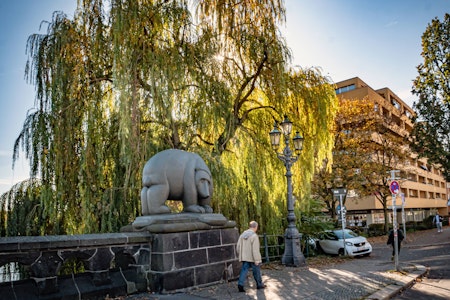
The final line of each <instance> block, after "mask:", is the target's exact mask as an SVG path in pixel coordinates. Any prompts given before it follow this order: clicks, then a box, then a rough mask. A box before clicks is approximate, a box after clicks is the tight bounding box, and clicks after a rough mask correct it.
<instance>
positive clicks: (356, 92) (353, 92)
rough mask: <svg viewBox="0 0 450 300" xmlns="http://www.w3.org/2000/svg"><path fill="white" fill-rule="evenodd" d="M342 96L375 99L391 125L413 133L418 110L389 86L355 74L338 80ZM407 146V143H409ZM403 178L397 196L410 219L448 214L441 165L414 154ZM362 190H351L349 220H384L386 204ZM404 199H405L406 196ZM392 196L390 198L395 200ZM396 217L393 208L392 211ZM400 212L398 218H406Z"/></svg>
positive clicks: (404, 171) (374, 221)
mask: <svg viewBox="0 0 450 300" xmlns="http://www.w3.org/2000/svg"><path fill="white" fill-rule="evenodd" d="M336 94H337V96H338V97H339V98H342V99H348V100H359V101H372V102H373V103H374V107H375V111H376V112H378V113H380V114H381V115H382V116H383V117H385V118H386V119H389V120H390V122H389V124H390V125H389V126H390V129H391V130H392V131H394V132H396V133H397V134H399V135H400V136H403V137H407V136H409V134H410V132H411V130H412V127H413V123H412V121H411V118H412V116H413V115H414V111H413V110H412V109H411V108H410V107H409V106H408V105H407V104H406V103H405V102H403V101H402V100H401V99H400V97H398V96H397V95H396V94H395V93H393V92H392V91H391V90H390V89H388V88H382V89H379V90H374V89H372V88H371V87H370V86H369V85H367V84H366V83H365V82H364V81H362V80H361V79H360V78H358V77H355V78H351V79H348V80H344V81H341V82H338V83H336ZM405 147H407V145H405ZM402 169H403V170H402V172H401V174H399V175H400V177H401V178H402V179H400V180H399V182H400V187H401V193H402V194H403V195H402V196H401V197H396V199H397V201H396V206H397V207H398V208H399V211H400V210H401V209H402V203H404V204H403V210H404V215H405V220H406V221H421V220H423V219H425V218H427V217H428V216H430V215H434V214H435V213H436V212H439V214H440V215H444V216H446V215H448V204H447V202H448V194H447V183H446V181H445V179H444V177H443V175H442V172H441V169H440V168H439V167H437V166H435V165H433V164H429V163H427V160H426V159H425V158H418V157H417V156H416V155H412V156H411V157H410V159H409V160H408V162H407V163H406V166H404V168H402ZM357 195H358V193H349V194H348V195H347V199H346V203H345V206H346V209H347V224H351V225H353V224H355V225H358V223H359V224H361V223H363V224H372V223H384V213H383V206H382V204H381V202H380V201H379V200H377V199H376V198H375V196H370V197H364V198H358V196H357ZM402 199H403V200H402ZM391 201H392V199H390V200H389V203H391ZM389 213H390V215H389V218H390V220H392V210H390V211H389ZM401 218H402V214H400V213H398V221H399V222H401V221H402V219H401Z"/></svg>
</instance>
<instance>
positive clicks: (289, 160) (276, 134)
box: [269, 116, 306, 267]
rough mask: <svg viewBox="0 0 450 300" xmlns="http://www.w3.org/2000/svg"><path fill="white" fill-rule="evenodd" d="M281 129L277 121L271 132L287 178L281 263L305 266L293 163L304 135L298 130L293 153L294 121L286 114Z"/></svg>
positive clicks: (296, 158) (301, 145) (297, 155)
mask: <svg viewBox="0 0 450 300" xmlns="http://www.w3.org/2000/svg"><path fill="white" fill-rule="evenodd" d="M280 127H281V131H279V130H278V127H277V123H276V122H275V125H274V128H273V130H272V131H271V132H270V133H269V135H270V142H271V144H272V148H273V149H274V150H275V152H277V156H278V158H279V159H280V160H281V161H282V162H283V163H284V166H285V167H286V180H287V210H288V215H287V221H288V227H287V228H286V231H285V233H284V247H285V248H284V254H283V257H282V259H281V263H282V264H283V265H287V266H294V267H299V266H304V265H306V260H305V257H304V256H303V253H302V251H301V246H300V240H301V235H300V233H299V232H298V229H297V226H296V224H295V223H296V222H295V221H296V217H295V214H294V199H293V196H292V172H291V167H292V165H293V164H294V163H295V162H296V161H297V160H298V157H299V154H300V151H301V150H302V148H303V137H301V136H300V134H299V133H298V132H297V133H296V135H295V136H294V138H293V139H292V141H293V143H294V149H295V152H296V153H295V154H296V155H293V153H292V150H291V148H289V142H290V141H289V136H290V135H291V131H292V122H291V121H289V119H288V118H287V117H286V116H285V118H284V120H283V122H281V124H280ZM282 133H283V134H284V143H285V147H284V149H283V153H279V152H278V151H277V150H278V147H279V145H280V138H281V134H282Z"/></svg>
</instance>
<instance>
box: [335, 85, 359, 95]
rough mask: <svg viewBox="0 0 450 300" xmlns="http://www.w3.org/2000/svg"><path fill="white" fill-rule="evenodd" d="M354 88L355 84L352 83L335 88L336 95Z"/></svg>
mask: <svg viewBox="0 0 450 300" xmlns="http://www.w3.org/2000/svg"><path fill="white" fill-rule="evenodd" d="M354 89H355V85H354V84H350V85H347V86H343V87H340V88H338V89H336V95H339V94H341V93H345V92H349V91H352V90H354Z"/></svg>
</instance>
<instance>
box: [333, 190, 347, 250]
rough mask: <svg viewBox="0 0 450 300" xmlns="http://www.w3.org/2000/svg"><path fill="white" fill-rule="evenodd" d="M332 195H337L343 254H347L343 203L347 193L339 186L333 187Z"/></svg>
mask: <svg viewBox="0 0 450 300" xmlns="http://www.w3.org/2000/svg"><path fill="white" fill-rule="evenodd" d="M332 191H333V196H334V197H339V206H338V214H339V213H340V216H341V224H342V238H343V240H344V255H347V249H346V248H345V232H344V230H345V223H346V219H345V213H346V212H347V210H346V209H345V206H344V204H343V198H344V197H345V196H346V195H347V189H345V188H340V189H333V190H332Z"/></svg>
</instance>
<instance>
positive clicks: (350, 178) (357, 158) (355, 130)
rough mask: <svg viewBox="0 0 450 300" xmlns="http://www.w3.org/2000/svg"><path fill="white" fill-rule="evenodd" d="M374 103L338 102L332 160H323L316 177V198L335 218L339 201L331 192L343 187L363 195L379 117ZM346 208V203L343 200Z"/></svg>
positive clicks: (342, 100)
mask: <svg viewBox="0 0 450 300" xmlns="http://www.w3.org/2000/svg"><path fill="white" fill-rule="evenodd" d="M373 112H374V105H373V103H372V102H368V101H359V100H346V99H341V100H340V101H339V110H338V113H337V115H336V118H335V123H334V130H333V133H334V147H333V159H332V160H330V161H329V160H324V162H323V165H322V166H321V168H320V169H319V170H318V172H316V174H315V180H314V194H315V195H316V197H317V198H318V199H321V200H322V201H323V203H324V204H325V206H326V209H327V211H328V212H329V213H330V215H331V216H332V217H333V218H334V217H335V212H336V207H337V205H338V204H339V201H338V199H336V198H335V197H333V193H332V189H333V188H336V187H337V185H343V186H345V187H346V188H347V190H358V191H360V193H361V190H362V189H363V184H364V183H365V182H366V181H365V179H364V174H362V173H361V169H362V166H363V165H364V164H365V163H366V162H367V159H368V157H369V156H371V153H370V150H369V149H372V148H373V147H372V143H373V141H372V136H371V134H368V133H369V132H372V131H373V130H375V123H376V122H377V121H378V118H377V116H376V115H375V114H374V113H373ZM344 204H345V199H344Z"/></svg>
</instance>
